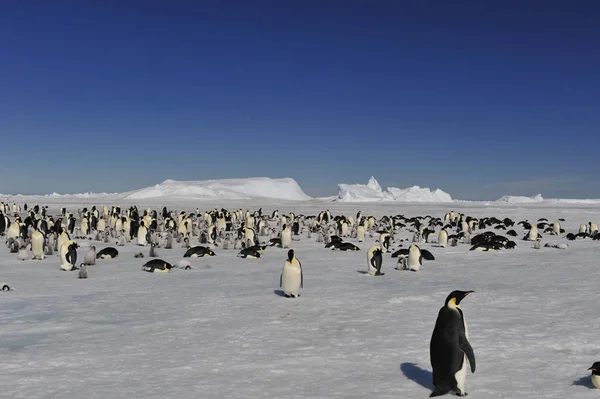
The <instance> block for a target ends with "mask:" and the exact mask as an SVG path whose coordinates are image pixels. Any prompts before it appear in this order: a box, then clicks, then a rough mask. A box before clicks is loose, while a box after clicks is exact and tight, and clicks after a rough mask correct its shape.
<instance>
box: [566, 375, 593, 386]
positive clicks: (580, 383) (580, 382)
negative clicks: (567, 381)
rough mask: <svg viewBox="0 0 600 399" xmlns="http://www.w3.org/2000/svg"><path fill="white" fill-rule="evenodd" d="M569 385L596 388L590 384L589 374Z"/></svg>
mask: <svg viewBox="0 0 600 399" xmlns="http://www.w3.org/2000/svg"><path fill="white" fill-rule="evenodd" d="M571 385H575V386H580V387H586V388H588V389H596V387H595V386H594V385H593V384H592V379H591V378H590V376H589V375H588V376H585V377H581V378H579V379H577V380H575V381H573V383H572V384H571Z"/></svg>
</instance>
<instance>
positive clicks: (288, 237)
mask: <svg viewBox="0 0 600 399" xmlns="http://www.w3.org/2000/svg"><path fill="white" fill-rule="evenodd" d="M290 245H292V231H291V230H290V228H289V227H288V226H287V224H284V225H283V229H282V230H281V248H289V247H290Z"/></svg>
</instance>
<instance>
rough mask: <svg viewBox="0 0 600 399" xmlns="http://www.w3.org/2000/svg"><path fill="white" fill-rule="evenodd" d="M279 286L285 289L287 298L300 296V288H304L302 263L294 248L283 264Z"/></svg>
mask: <svg viewBox="0 0 600 399" xmlns="http://www.w3.org/2000/svg"><path fill="white" fill-rule="evenodd" d="M279 288H281V289H282V290H283V293H284V294H285V296H286V298H297V297H299V296H300V289H301V288H304V275H303V274H302V264H301V263H300V261H299V260H298V258H296V257H295V256H294V250H293V249H290V250H289V251H288V257H287V259H286V261H285V263H284V264H283V270H282V271H281V275H280V276H279Z"/></svg>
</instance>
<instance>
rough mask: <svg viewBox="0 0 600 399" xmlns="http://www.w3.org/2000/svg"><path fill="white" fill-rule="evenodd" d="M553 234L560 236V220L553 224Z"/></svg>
mask: <svg viewBox="0 0 600 399" xmlns="http://www.w3.org/2000/svg"><path fill="white" fill-rule="evenodd" d="M552 232H553V233H554V234H556V235H559V234H560V222H559V221H558V220H557V221H555V222H554V223H552Z"/></svg>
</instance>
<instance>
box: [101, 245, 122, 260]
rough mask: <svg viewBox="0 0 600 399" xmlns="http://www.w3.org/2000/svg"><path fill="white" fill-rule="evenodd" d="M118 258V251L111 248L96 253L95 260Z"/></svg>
mask: <svg viewBox="0 0 600 399" xmlns="http://www.w3.org/2000/svg"><path fill="white" fill-rule="evenodd" d="M117 256H119V251H117V249H116V248H113V247H106V248H102V249H101V250H100V251H98V252H96V259H113V258H116V257H117Z"/></svg>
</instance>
